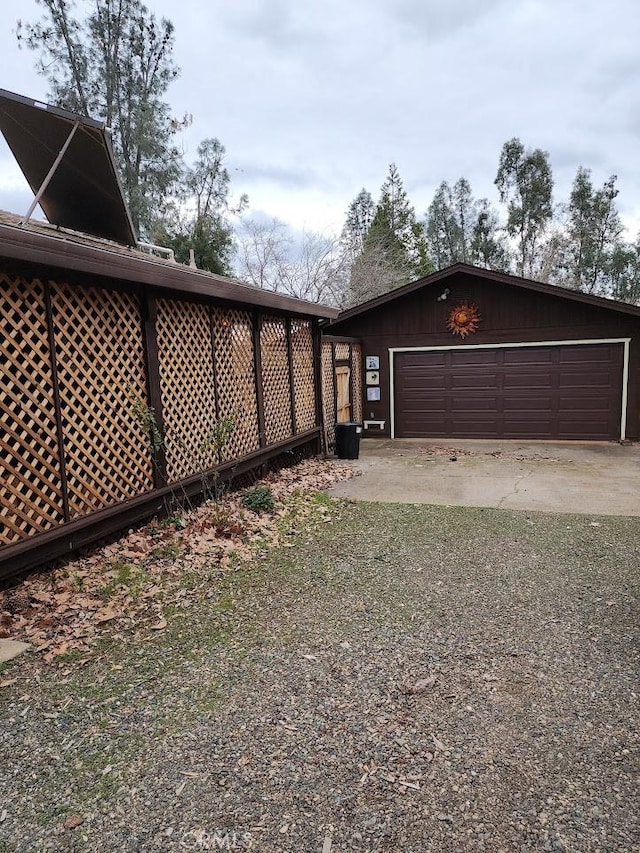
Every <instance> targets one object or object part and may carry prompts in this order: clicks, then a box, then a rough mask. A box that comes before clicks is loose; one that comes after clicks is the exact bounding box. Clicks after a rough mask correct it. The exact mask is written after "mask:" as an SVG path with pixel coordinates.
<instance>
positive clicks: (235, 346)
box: [212, 308, 260, 460]
mask: <svg viewBox="0 0 640 853" xmlns="http://www.w3.org/2000/svg"><path fill="white" fill-rule="evenodd" d="M212 323H213V340H214V358H215V369H216V388H217V392H218V417H219V418H220V420H222V419H223V418H226V417H230V418H233V421H234V429H233V432H232V434H231V437H230V439H229V442H228V443H227V444H226V445H225V446H224V447H223V448H222V451H221V457H222V460H228V459H235V458H239V457H241V456H246V455H247V453H251V452H252V451H253V450H258V449H259V447H260V436H259V433H258V406H257V403H256V374H255V368H254V360H253V359H254V354H253V325H252V322H251V315H250V314H247V313H246V312H244V311H227V310H223V309H221V308H214V309H213V311H212Z"/></svg>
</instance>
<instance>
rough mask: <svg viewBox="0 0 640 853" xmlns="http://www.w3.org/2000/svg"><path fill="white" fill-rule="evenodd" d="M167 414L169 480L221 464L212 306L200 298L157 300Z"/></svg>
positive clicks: (165, 426)
mask: <svg viewBox="0 0 640 853" xmlns="http://www.w3.org/2000/svg"><path fill="white" fill-rule="evenodd" d="M156 333H157V338H158V357H159V361H160V385H161V389H162V414H163V418H164V429H165V440H166V446H167V476H168V478H169V481H170V482H172V483H173V482H175V481H176V480H181V479H183V478H184V477H189V476H190V475H191V474H197V473H200V472H201V471H206V470H207V469H209V468H213V467H214V466H215V465H217V464H218V461H219V460H218V453H217V452H216V450H215V447H214V446H212V436H213V434H214V430H215V428H216V424H217V417H216V397H215V384H214V372H213V351H212V341H211V324H210V319H209V309H208V307H207V306H206V305H202V304H200V303H197V302H183V301H178V300H173V299H159V300H158V315H157V322H156Z"/></svg>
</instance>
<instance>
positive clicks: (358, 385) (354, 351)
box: [351, 344, 362, 423]
mask: <svg viewBox="0 0 640 853" xmlns="http://www.w3.org/2000/svg"><path fill="white" fill-rule="evenodd" d="M351 361H352V365H351V377H352V386H351V387H352V389H353V392H352V393H353V400H352V401H351V404H352V406H353V408H352V411H353V420H354V421H357V422H358V423H362V347H361V346H360V344H352V345H351Z"/></svg>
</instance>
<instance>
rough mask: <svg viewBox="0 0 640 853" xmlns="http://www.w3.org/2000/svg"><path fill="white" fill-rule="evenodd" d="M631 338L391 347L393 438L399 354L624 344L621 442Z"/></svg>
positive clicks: (391, 424) (624, 427)
mask: <svg viewBox="0 0 640 853" xmlns="http://www.w3.org/2000/svg"><path fill="white" fill-rule="evenodd" d="M630 343H631V338H584V339H579V340H568V341H566V340H565V341H523V342H522V343H508V344H506V343H500V344H447V345H445V346H434V347H389V415H390V418H389V420H390V427H391V438H395V437H396V400H395V388H394V381H393V367H394V364H393V358H394V355H395V354H396V353H397V352H438V351H440V352H441V351H443V350H465V349H518V348H522V347H570V346H584V345H588V346H592V345H596V344H623V356H622V408H621V414H620V441H624V440H625V438H626V435H627V398H628V393H629V344H630Z"/></svg>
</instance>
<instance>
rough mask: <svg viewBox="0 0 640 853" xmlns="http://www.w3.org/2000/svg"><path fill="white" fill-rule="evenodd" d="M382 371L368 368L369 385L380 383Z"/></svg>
mask: <svg viewBox="0 0 640 853" xmlns="http://www.w3.org/2000/svg"><path fill="white" fill-rule="evenodd" d="M379 384H380V372H379V371H378V370H367V385H379Z"/></svg>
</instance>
